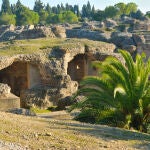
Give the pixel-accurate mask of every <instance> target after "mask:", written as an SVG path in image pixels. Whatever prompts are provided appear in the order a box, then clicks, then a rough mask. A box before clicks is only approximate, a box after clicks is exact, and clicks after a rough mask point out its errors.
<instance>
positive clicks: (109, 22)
mask: <svg viewBox="0 0 150 150" xmlns="http://www.w3.org/2000/svg"><path fill="white" fill-rule="evenodd" d="M104 23H105V27H106V28H114V27H116V26H117V22H116V21H114V20H112V19H106V20H105V21H104Z"/></svg>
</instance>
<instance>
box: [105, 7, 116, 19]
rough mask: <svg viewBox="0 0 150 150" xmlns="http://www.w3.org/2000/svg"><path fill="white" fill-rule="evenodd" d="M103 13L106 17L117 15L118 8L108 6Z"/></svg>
mask: <svg viewBox="0 0 150 150" xmlns="http://www.w3.org/2000/svg"><path fill="white" fill-rule="evenodd" d="M104 13H105V17H106V18H113V17H116V16H117V14H118V10H117V9H116V8H115V7H114V6H109V7H106V8H105V10H104Z"/></svg>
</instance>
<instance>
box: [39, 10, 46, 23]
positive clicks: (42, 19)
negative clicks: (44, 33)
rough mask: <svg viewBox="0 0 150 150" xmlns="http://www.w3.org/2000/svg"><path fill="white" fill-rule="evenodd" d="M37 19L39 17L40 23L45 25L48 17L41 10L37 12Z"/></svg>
mask: <svg viewBox="0 0 150 150" xmlns="http://www.w3.org/2000/svg"><path fill="white" fill-rule="evenodd" d="M39 17H40V23H42V24H45V23H46V20H47V17H48V12H47V11H45V10H42V11H40V12H39Z"/></svg>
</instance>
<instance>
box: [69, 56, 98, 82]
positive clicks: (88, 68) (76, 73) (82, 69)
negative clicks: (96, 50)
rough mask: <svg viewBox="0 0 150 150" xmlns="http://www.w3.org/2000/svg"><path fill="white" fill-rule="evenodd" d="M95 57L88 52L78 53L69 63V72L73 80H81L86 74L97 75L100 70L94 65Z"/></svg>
mask: <svg viewBox="0 0 150 150" xmlns="http://www.w3.org/2000/svg"><path fill="white" fill-rule="evenodd" d="M93 61H95V59H94V58H93V57H91V56H88V55H86V54H78V55H76V56H75V57H74V59H73V60H71V61H70V62H69V63H68V68H67V73H68V75H70V77H71V79H72V80H73V81H77V82H80V81H81V80H82V79H83V78H84V77H85V76H96V75H97V74H98V70H97V69H96V68H95V67H93V65H92V63H93Z"/></svg>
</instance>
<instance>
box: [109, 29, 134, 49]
mask: <svg viewBox="0 0 150 150" xmlns="http://www.w3.org/2000/svg"><path fill="white" fill-rule="evenodd" d="M110 42H112V43H114V44H115V45H116V46H118V47H122V46H124V45H126V44H128V45H134V42H133V39H132V34H131V33H126V32H113V33H112V34H111V39H110Z"/></svg>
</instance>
